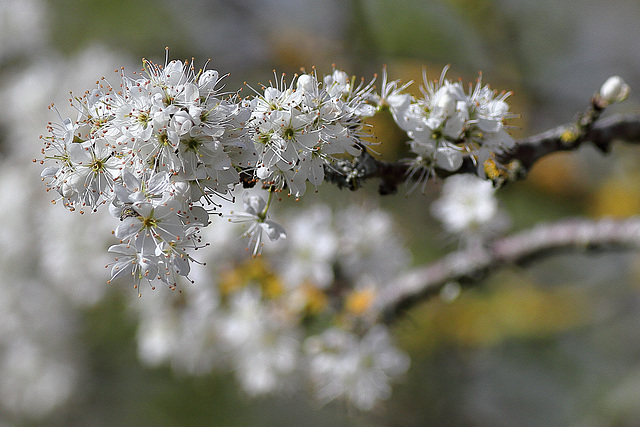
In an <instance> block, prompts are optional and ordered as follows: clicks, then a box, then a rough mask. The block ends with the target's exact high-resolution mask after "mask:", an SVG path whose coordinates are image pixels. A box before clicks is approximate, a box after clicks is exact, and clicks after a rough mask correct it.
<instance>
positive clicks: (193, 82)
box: [42, 61, 375, 288]
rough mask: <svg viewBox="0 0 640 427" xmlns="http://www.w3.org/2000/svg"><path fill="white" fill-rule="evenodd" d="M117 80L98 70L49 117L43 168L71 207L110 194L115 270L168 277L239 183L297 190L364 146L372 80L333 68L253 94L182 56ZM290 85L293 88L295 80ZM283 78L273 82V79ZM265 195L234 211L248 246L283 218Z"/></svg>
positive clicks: (256, 247) (277, 233) (185, 263)
mask: <svg viewBox="0 0 640 427" xmlns="http://www.w3.org/2000/svg"><path fill="white" fill-rule="evenodd" d="M120 73H121V83H120V85H119V87H117V88H114V87H113V86H111V85H110V84H109V83H108V82H106V80H104V79H103V80H101V81H99V82H98V86H97V88H96V89H94V90H93V91H90V92H87V93H85V94H84V96H82V97H76V98H74V99H72V100H71V101H72V105H73V106H74V107H75V108H76V109H77V110H78V118H77V119H76V120H75V121H72V120H71V119H68V118H67V119H61V123H58V124H49V128H48V129H49V132H50V135H49V136H48V137H46V138H44V140H45V148H44V149H43V155H44V160H43V161H42V163H44V162H45V161H47V162H53V165H51V166H47V167H46V168H45V169H44V170H43V172H42V177H43V180H45V181H46V184H47V187H48V190H54V191H55V192H57V193H58V200H61V201H62V203H63V204H64V205H65V206H66V207H67V208H69V209H70V210H78V211H80V212H81V213H83V212H85V211H87V210H90V211H96V210H97V209H98V208H99V207H100V206H101V205H104V204H108V205H109V210H110V212H111V214H112V215H113V216H114V217H116V218H119V219H120V220H121V221H122V223H121V224H120V226H118V227H117V229H116V230H115V235H116V237H117V238H119V239H120V243H119V244H117V245H114V246H112V247H111V248H110V252H113V253H115V254H116V255H117V258H116V261H115V262H114V263H113V264H112V269H111V275H112V279H115V278H117V277H120V276H132V277H133V282H134V286H135V287H136V288H139V283H140V281H141V280H143V279H145V280H147V281H149V282H152V281H156V280H160V281H162V282H165V283H166V284H168V285H169V286H170V287H175V286H176V284H177V278H178V277H179V276H185V277H187V276H188V274H189V271H190V263H191V261H193V260H192V258H191V255H190V254H189V252H188V250H189V249H197V248H198V247H200V246H202V244H201V243H200V237H199V233H200V230H201V229H202V227H205V226H207V225H208V224H209V216H210V214H211V212H212V211H213V210H216V208H219V207H220V206H219V204H216V200H218V201H219V200H222V199H232V198H233V194H234V189H235V188H236V187H237V186H239V185H240V184H244V185H252V184H254V183H255V182H260V183H261V184H262V187H263V188H269V189H270V190H271V191H280V190H283V189H285V188H287V189H288V190H289V192H290V194H294V195H295V196H296V197H300V196H302V195H303V194H304V192H305V187H306V183H307V181H309V182H310V183H311V184H312V185H314V186H315V187H317V186H318V185H320V184H321V183H322V181H323V179H324V168H325V167H327V166H330V165H331V164H332V163H333V162H334V161H335V156H338V155H343V154H345V153H347V154H350V155H357V154H358V153H359V152H360V150H361V149H362V147H363V143H362V141H361V139H360V137H361V135H362V128H363V125H362V118H363V117H364V116H367V115H372V114H373V113H374V111H375V108H374V107H373V106H371V105H369V104H367V103H366V101H367V97H368V95H369V93H370V92H371V91H372V90H373V88H372V86H371V85H370V84H369V85H363V84H360V85H359V86H354V84H353V81H351V80H350V79H349V78H348V76H347V74H346V73H344V72H342V71H338V70H335V71H333V73H332V74H330V75H328V76H326V77H325V78H324V79H323V80H322V81H318V79H317V78H316V75H315V72H314V73H312V74H302V75H300V76H297V77H296V78H294V79H293V81H292V82H291V85H290V86H288V87H287V86H285V84H284V82H281V84H280V85H277V86H276V87H266V88H265V89H264V93H263V94H261V95H258V96H256V97H254V98H253V99H246V100H241V99H239V98H238V97H237V95H236V94H235V93H231V94H229V93H224V92H222V85H221V76H220V74H219V73H218V72H217V71H214V70H199V71H197V72H196V70H195V68H194V67H193V65H190V64H189V63H188V62H187V63H182V62H181V61H171V62H167V63H165V65H164V66H159V65H156V64H154V63H152V62H150V61H144V70H143V73H142V74H136V75H134V77H127V76H125V75H124V72H123V71H121V72H120ZM294 84H295V87H294ZM278 86H280V87H278ZM268 207H269V204H268V203H265V202H264V200H263V199H262V198H260V197H259V196H252V197H251V198H250V199H248V200H246V203H245V209H246V211H247V212H246V213H239V214H234V215H233V216H232V218H231V220H232V221H240V222H251V225H250V226H249V228H248V230H247V231H246V233H245V234H246V235H248V236H249V237H250V238H251V244H252V246H253V254H254V255H258V254H259V253H260V251H261V248H262V237H261V236H262V231H263V230H266V231H267V233H268V235H269V237H270V238H271V239H272V240H276V239H278V238H283V237H285V232H284V229H282V227H280V226H279V225H277V224H276V223H274V222H272V221H270V220H266V217H267V209H268Z"/></svg>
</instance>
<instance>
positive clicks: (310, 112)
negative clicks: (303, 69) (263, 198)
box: [247, 70, 375, 197]
mask: <svg viewBox="0 0 640 427" xmlns="http://www.w3.org/2000/svg"><path fill="white" fill-rule="evenodd" d="M294 85H295V87H294ZM372 90H373V86H372V85H371V84H368V85H364V84H362V83H361V84H360V85H358V86H355V85H354V82H353V81H352V80H351V79H349V76H348V75H347V74H346V73H345V72H344V71H340V70H334V71H333V73H332V74H330V75H327V76H325V77H324V79H323V81H318V79H317V77H316V74H315V72H314V73H310V74H306V73H305V74H302V75H300V76H297V78H294V79H293V80H292V82H291V84H290V85H289V86H286V84H285V82H284V81H280V82H279V83H277V84H275V85H272V86H269V87H265V88H264V91H263V93H262V94H258V96H256V97H254V98H253V99H252V100H251V101H250V102H249V105H250V108H251V120H250V121H249V123H248V124H247V127H248V128H249V130H250V133H251V136H252V139H253V141H254V142H255V150H256V151H257V153H258V158H259V160H258V163H257V169H256V176H257V177H258V178H259V179H261V180H263V182H266V183H269V184H270V185H272V186H274V188H276V189H278V190H281V189H283V188H285V187H288V189H289V193H290V194H293V195H295V196H296V197H300V196H302V195H303V194H304V193H305V190H306V182H307V181H309V182H310V183H311V184H312V185H313V186H314V187H316V188H317V187H318V186H319V185H320V184H322V181H323V180H324V167H325V166H330V165H331V164H333V163H334V161H335V159H336V156H339V155H342V154H345V153H348V154H349V155H352V156H357V155H358V154H359V153H360V150H361V149H363V143H364V142H363V140H362V139H361V138H360V137H361V136H362V127H363V125H362V118H363V117H367V116H372V115H373V114H374V113H375V108H374V107H373V106H372V105H369V104H368V103H366V102H365V101H367V99H368V98H369V95H370V93H371V92H372Z"/></svg>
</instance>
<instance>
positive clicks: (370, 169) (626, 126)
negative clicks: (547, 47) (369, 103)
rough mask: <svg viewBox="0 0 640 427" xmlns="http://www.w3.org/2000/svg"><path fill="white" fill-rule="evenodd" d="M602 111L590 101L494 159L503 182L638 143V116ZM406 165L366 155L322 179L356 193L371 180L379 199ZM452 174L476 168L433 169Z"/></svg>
mask: <svg viewBox="0 0 640 427" xmlns="http://www.w3.org/2000/svg"><path fill="white" fill-rule="evenodd" d="M601 112H602V108H601V107H599V106H598V105H597V102H596V101H595V100H592V103H591V108H590V109H589V110H588V111H587V112H586V113H584V114H583V115H581V116H580V117H578V119H577V120H576V121H575V122H573V123H566V124H563V125H561V126H558V127H555V128H553V129H550V130H547V131H545V132H542V133H539V134H537V135H533V136H530V137H528V138H524V139H521V140H518V141H517V142H516V145H515V147H514V148H513V149H512V150H510V151H509V152H506V153H503V154H502V155H500V156H499V158H498V159H497V160H498V162H499V163H500V164H501V165H503V167H504V168H505V171H506V173H507V175H508V178H507V180H511V181H514V180H517V179H522V178H523V177H525V176H526V175H527V173H528V172H529V170H530V169H531V167H532V166H533V164H534V163H535V162H537V161H538V160H540V159H541V158H542V157H544V156H546V155H549V154H551V153H555V152H558V151H570V150H575V149H577V148H579V147H580V146H581V145H582V144H583V143H585V142H588V141H589V142H592V143H593V144H594V145H595V146H596V147H598V148H599V149H600V150H602V151H603V152H605V153H606V152H608V151H609V150H610V147H611V144H612V142H613V141H616V140H623V141H626V142H631V143H638V142H640V114H616V115H613V116H610V117H608V118H605V119H602V120H598V118H599V117H600V114H601ZM408 168H409V164H407V163H403V162H385V161H381V160H377V159H375V158H374V157H373V156H372V155H371V154H369V153H368V152H367V151H363V152H362V154H361V155H360V156H359V157H358V158H356V159H354V160H353V161H348V160H345V161H343V162H340V163H339V164H337V165H336V166H335V167H332V168H329V167H327V168H326V169H325V177H326V178H325V179H326V180H327V181H329V182H332V183H334V184H336V185H338V187H340V188H349V189H351V190H355V189H358V188H359V187H361V186H362V185H363V183H364V182H365V181H366V180H368V179H371V178H378V179H380V187H379V192H380V194H382V195H386V194H393V193H395V192H397V190H398V187H399V186H400V185H401V184H402V183H403V182H404V181H405V180H406V177H407V170H408ZM453 173H474V174H475V173H477V166H476V165H475V163H474V161H473V159H472V158H471V157H470V156H466V157H465V159H464V161H463V164H462V166H461V167H460V169H459V170H457V171H456V172H449V171H446V170H444V169H438V168H436V169H435V170H434V174H435V176H438V177H440V178H445V177H447V176H449V175H451V174H453Z"/></svg>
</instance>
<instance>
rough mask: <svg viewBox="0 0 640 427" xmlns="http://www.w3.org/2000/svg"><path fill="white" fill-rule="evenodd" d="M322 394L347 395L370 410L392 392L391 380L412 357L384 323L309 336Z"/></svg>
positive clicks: (313, 374) (312, 366)
mask: <svg viewBox="0 0 640 427" xmlns="http://www.w3.org/2000/svg"><path fill="white" fill-rule="evenodd" d="M304 347H305V351H306V353H307V355H308V357H309V369H310V376H311V379H312V383H313V387H314V389H315V390H316V394H317V396H318V398H319V399H320V400H322V401H324V402H329V401H331V400H334V399H338V398H344V399H346V400H347V401H348V402H350V403H352V404H354V405H355V406H356V407H357V408H358V409H360V410H363V411H369V410H371V409H373V407H374V406H375V404H376V403H378V401H380V400H385V399H388V398H389V397H390V396H391V385H390V384H389V383H390V381H391V380H393V379H396V378H397V377H398V376H400V375H402V374H404V373H405V372H406V371H407V369H409V357H408V356H407V355H406V354H404V353H403V352H401V351H400V350H398V349H397V348H395V347H394V346H393V344H392V343H391V340H390V337H389V332H388V330H387V329H386V327H384V326H382V325H376V326H374V327H373V328H372V329H371V330H369V332H367V334H366V335H365V336H364V337H362V338H358V337H357V336H356V335H354V334H352V333H349V332H346V331H344V330H341V329H338V328H331V329H327V330H326V331H325V332H323V333H322V334H321V335H317V336H312V337H309V338H307V340H306V341H305V344H304Z"/></svg>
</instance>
